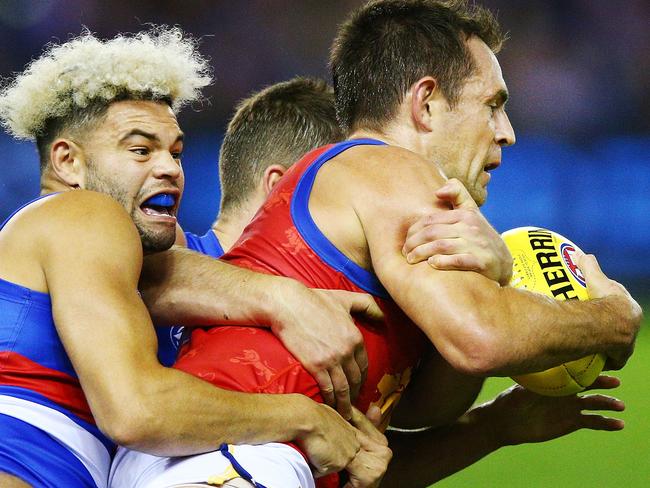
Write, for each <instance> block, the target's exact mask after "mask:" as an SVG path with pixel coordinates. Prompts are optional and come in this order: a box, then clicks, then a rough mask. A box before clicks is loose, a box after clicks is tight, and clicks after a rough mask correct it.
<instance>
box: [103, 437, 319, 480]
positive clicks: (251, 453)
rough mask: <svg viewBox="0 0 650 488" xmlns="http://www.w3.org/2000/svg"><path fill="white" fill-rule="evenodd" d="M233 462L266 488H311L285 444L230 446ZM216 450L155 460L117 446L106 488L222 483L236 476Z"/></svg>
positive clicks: (295, 453) (306, 467)
mask: <svg viewBox="0 0 650 488" xmlns="http://www.w3.org/2000/svg"><path fill="white" fill-rule="evenodd" d="M228 447H229V449H228V450H229V451H230V453H231V454H232V456H233V457H234V458H235V460H236V461H237V463H238V464H239V465H240V466H241V467H242V468H244V469H245V470H246V471H247V472H248V473H249V474H250V475H251V476H252V477H253V480H255V482H257V483H260V484H261V485H263V486H265V487H266V488H314V487H315V485H314V478H313V476H312V474H311V470H310V469H309V465H308V464H307V462H306V461H305V459H304V458H303V457H302V456H301V455H300V453H299V452H298V451H296V450H295V449H294V448H292V447H290V446H287V445H286V444H279V443H269V444H261V445H256V446H253V445H248V444H244V445H237V446H235V445H230V446H228ZM238 476H239V475H238V474H237V471H236V470H235V469H234V467H233V466H232V464H231V463H230V461H229V460H228V458H226V457H225V456H224V455H223V454H222V453H221V452H220V451H213V452H207V453H204V454H197V455H195V456H185V457H173V458H169V457H158V456H152V455H150V454H145V453H142V452H138V451H132V450H130V449H125V448H123V447H120V448H119V449H118V450H117V454H116V455H115V459H114V460H113V465H112V466H111V474H110V478H109V487H110V488H167V487H171V486H174V485H178V484H183V483H208V482H211V483H223V482H225V481H227V480H229V479H232V478H235V477H238Z"/></svg>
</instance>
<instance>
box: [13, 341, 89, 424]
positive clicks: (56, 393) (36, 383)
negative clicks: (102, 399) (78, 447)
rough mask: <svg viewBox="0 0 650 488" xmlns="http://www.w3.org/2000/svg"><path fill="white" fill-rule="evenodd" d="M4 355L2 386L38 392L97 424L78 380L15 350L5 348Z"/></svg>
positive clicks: (83, 418)
mask: <svg viewBox="0 0 650 488" xmlns="http://www.w3.org/2000/svg"><path fill="white" fill-rule="evenodd" d="M2 355H3V361H2V369H1V370H0V385H4V386H16V387H19V388H24V389H26V390H30V391H33V392H36V393H38V394H40V395H43V396H44V397H45V398H47V399H49V400H51V401H53V402H54V403H56V404H57V405H60V406H61V407H63V408H65V409H67V410H69V411H70V412H71V413H73V414H74V415H76V416H77V417H79V418H80V419H82V420H85V421H86V422H88V423H90V424H93V425H95V420H94V419H93V416H92V414H91V413H90V407H89V406H88V402H87V401H86V397H85V396H84V394H83V392H82V391H81V385H80V384H79V380H77V379H76V378H73V377H72V376H70V375H67V374H65V373H62V372H61V371H57V370H55V369H50V368H46V367H44V366H41V365H40V364H38V363H35V362H34V361H32V360H30V359H27V358H26V357H24V356H22V355H20V354H16V353H15V352H10V351H3V352H2Z"/></svg>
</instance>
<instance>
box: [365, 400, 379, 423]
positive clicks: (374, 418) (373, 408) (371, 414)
mask: <svg viewBox="0 0 650 488" xmlns="http://www.w3.org/2000/svg"><path fill="white" fill-rule="evenodd" d="M366 418H367V419H368V420H370V422H371V423H372V425H374V426H375V427H377V428H379V426H380V425H381V408H379V407H378V406H377V405H370V407H368V411H367V412H366Z"/></svg>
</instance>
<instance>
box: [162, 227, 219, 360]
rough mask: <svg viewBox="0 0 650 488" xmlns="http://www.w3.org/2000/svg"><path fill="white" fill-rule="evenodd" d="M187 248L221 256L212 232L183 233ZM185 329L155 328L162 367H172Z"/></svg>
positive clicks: (175, 326) (217, 241) (215, 256)
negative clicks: (202, 233) (200, 234)
mask: <svg viewBox="0 0 650 488" xmlns="http://www.w3.org/2000/svg"><path fill="white" fill-rule="evenodd" d="M185 239H186V240H187V248H188V249H191V250H192V251H196V252H200V253H202V254H205V255H207V256H210V257H213V258H215V259H216V258H220V257H221V256H222V255H223V248H222V247H221V243H220V242H219V238H218V237H217V235H216V234H215V233H214V232H213V231H212V229H210V230H208V232H206V233H205V235H202V236H197V235H196V234H192V233H191V232H185ZM184 331H185V327H183V326H182V325H174V326H171V327H158V326H156V336H157V337H158V361H159V362H160V364H162V365H163V366H167V367H169V366H172V365H173V364H174V361H176V357H177V356H178V350H179V349H180V348H181V346H182V345H183V344H184V343H185V337H186V336H185V333H184Z"/></svg>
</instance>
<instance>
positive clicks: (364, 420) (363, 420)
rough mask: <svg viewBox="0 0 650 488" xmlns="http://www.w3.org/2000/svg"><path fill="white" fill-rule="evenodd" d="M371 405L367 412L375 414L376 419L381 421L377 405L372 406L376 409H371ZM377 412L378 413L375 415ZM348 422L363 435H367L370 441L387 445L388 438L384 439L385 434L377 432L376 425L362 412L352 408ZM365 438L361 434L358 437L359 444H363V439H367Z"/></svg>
mask: <svg viewBox="0 0 650 488" xmlns="http://www.w3.org/2000/svg"><path fill="white" fill-rule="evenodd" d="M372 408H373V407H370V408H369V409H368V413H369V414H371V415H373V416H375V417H376V420H378V421H381V410H380V409H379V407H376V406H375V407H374V408H375V409H376V411H375V410H372V411H371V409H372ZM377 414H378V415H377ZM350 423H351V424H352V425H354V426H355V427H356V428H357V429H359V430H360V431H361V433H362V434H363V435H364V436H367V437H368V439H369V440H370V441H372V442H376V443H378V444H380V445H382V446H387V445H388V440H387V439H386V436H385V435H384V434H382V433H381V432H379V430H378V429H377V427H375V425H374V424H373V422H372V421H371V420H370V419H369V418H368V417H367V416H366V415H364V414H363V413H362V412H360V411H359V410H357V409H356V408H353V409H352V418H351V419H350ZM368 439H365V438H364V437H363V436H360V437H359V440H360V441H361V444H362V445H364V441H366V440H368Z"/></svg>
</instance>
